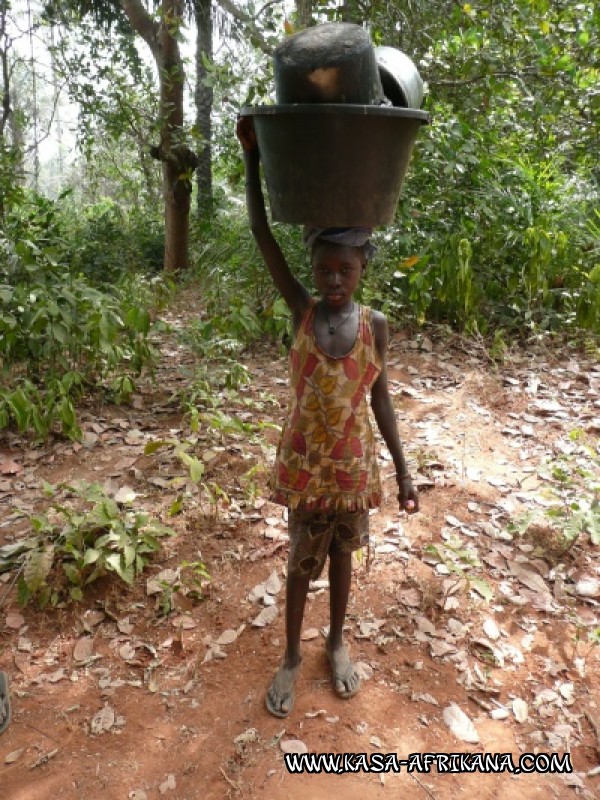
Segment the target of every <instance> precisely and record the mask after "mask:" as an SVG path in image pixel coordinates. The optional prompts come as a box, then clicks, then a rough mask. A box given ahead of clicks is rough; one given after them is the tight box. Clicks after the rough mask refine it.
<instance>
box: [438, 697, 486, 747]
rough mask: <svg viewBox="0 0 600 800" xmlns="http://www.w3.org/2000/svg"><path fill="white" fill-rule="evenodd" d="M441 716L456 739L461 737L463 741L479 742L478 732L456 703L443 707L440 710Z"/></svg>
mask: <svg viewBox="0 0 600 800" xmlns="http://www.w3.org/2000/svg"><path fill="white" fill-rule="evenodd" d="M442 717H443V719H444V722H445V723H446V725H447V726H448V728H450V730H451V731H452V733H453V734H454V735H455V736H456V737H457V738H458V739H461V741H463V742H469V743H470V744H477V743H478V742H479V734H478V733H477V731H476V730H475V726H474V725H473V723H472V722H471V720H470V719H469V717H468V716H467V715H466V714H465V712H464V711H463V710H462V709H461V708H459V707H458V706H457V705H456V703H451V704H450V705H449V706H448V707H447V708H445V709H444V711H443V712H442Z"/></svg>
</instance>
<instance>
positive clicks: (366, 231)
mask: <svg viewBox="0 0 600 800" xmlns="http://www.w3.org/2000/svg"><path fill="white" fill-rule="evenodd" d="M370 235H371V229H370V228H326V229H323V228H307V229H305V231H304V241H305V243H306V245H307V247H309V248H310V251H311V263H312V268H313V277H314V282H315V287H316V289H317V290H318V292H319V293H320V294H321V296H322V298H323V299H324V300H325V301H326V302H327V303H328V304H329V305H331V306H333V307H338V306H339V307H343V306H344V305H345V304H347V303H348V302H350V301H351V300H352V297H353V295H354V292H355V291H356V289H357V287H358V284H359V282H360V279H361V276H362V274H363V272H364V270H365V267H366V265H367V261H368V259H369V257H370V256H371V255H372V252H373V250H374V249H375V248H374V247H373V245H372V244H371V243H370V241H369V237H370Z"/></svg>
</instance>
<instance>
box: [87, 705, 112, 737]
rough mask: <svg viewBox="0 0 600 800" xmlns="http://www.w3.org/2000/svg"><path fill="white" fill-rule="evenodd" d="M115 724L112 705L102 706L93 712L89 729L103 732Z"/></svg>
mask: <svg viewBox="0 0 600 800" xmlns="http://www.w3.org/2000/svg"><path fill="white" fill-rule="evenodd" d="M114 724H115V710H114V708H112V706H104V708H101V709H100V711H98V713H97V714H95V715H94V716H93V718H92V721H91V723H90V731H91V732H92V733H94V734H100V733H105V732H106V731H109V730H110V729H111V728H112V726H113V725H114Z"/></svg>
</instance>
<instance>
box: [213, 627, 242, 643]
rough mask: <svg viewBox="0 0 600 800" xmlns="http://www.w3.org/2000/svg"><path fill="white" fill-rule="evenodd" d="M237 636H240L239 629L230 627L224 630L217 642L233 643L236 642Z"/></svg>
mask: <svg viewBox="0 0 600 800" xmlns="http://www.w3.org/2000/svg"><path fill="white" fill-rule="evenodd" d="M237 638H238V633H237V631H234V630H232V629H231V628H228V629H227V630H226V631H223V633H222V634H221V635H220V636H219V638H218V639H217V644H220V645H223V644H233V642H235V640H236V639H237Z"/></svg>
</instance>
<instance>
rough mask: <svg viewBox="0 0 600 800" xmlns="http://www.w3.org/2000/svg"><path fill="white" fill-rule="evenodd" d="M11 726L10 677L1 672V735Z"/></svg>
mask: <svg viewBox="0 0 600 800" xmlns="http://www.w3.org/2000/svg"><path fill="white" fill-rule="evenodd" d="M9 724H10V694H9V691H8V675H7V674H6V672H2V671H0V733H4V731H5V730H6V729H7V728H8V726H9Z"/></svg>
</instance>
